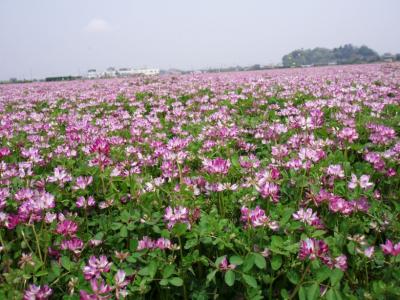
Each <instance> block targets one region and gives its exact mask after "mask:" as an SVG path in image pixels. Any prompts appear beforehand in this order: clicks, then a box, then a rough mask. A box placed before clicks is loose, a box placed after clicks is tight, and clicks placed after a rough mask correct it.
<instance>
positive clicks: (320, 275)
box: [315, 266, 332, 282]
mask: <svg viewBox="0 0 400 300" xmlns="http://www.w3.org/2000/svg"><path fill="white" fill-rule="evenodd" d="M331 272H332V270H331V269H329V268H328V267H327V266H322V267H321V268H319V269H318V270H317V273H316V276H315V277H316V279H317V281H318V282H323V281H324V280H326V279H327V278H329V276H330V275H331Z"/></svg>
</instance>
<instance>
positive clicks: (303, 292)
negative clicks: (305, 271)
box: [299, 286, 307, 300]
mask: <svg viewBox="0 0 400 300" xmlns="http://www.w3.org/2000/svg"><path fill="white" fill-rule="evenodd" d="M299 299H300V300H307V295H306V289H305V288H304V286H301V287H300V289H299Z"/></svg>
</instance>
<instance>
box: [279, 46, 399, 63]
mask: <svg viewBox="0 0 400 300" xmlns="http://www.w3.org/2000/svg"><path fill="white" fill-rule="evenodd" d="M380 59H381V57H380V56H379V54H378V53H377V52H375V51H374V50H372V49H370V48H368V47H367V46H361V47H356V46H353V45H351V44H346V45H344V46H340V47H338V48H334V49H327V48H314V49H305V50H304V49H301V50H294V51H292V52H291V53H289V54H287V55H285V56H283V58H282V64H283V65H284V66H285V67H291V66H302V65H327V64H330V63H337V64H356V63H371V62H376V61H379V60H380ZM394 59H395V57H394Z"/></svg>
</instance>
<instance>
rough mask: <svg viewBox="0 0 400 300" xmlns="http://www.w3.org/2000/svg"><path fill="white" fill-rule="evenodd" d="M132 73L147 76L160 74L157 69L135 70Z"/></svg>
mask: <svg viewBox="0 0 400 300" xmlns="http://www.w3.org/2000/svg"><path fill="white" fill-rule="evenodd" d="M133 72H135V74H142V75H147V76H151V75H158V74H160V70H159V69H135V70H133Z"/></svg>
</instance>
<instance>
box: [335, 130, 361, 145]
mask: <svg viewBox="0 0 400 300" xmlns="http://www.w3.org/2000/svg"><path fill="white" fill-rule="evenodd" d="M338 137H339V139H341V140H343V141H347V142H349V143H352V142H354V141H355V140H356V139H358V133H357V131H356V130H355V129H354V128H351V127H345V128H343V129H342V130H340V131H339V133H338Z"/></svg>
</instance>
